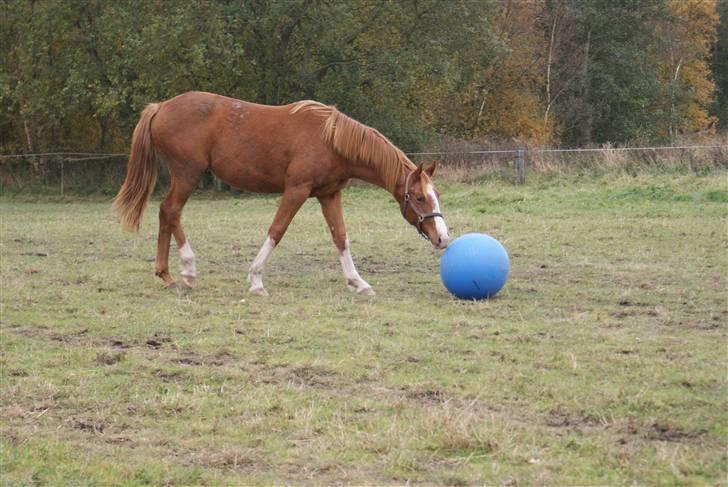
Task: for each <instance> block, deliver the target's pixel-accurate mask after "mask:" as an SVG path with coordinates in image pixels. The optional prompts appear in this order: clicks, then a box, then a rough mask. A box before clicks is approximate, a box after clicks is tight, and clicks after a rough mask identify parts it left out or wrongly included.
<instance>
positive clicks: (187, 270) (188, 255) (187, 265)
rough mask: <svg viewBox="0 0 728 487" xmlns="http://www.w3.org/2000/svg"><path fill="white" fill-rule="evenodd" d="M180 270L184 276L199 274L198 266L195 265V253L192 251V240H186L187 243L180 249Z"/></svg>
mask: <svg viewBox="0 0 728 487" xmlns="http://www.w3.org/2000/svg"><path fill="white" fill-rule="evenodd" d="M179 260H180V263H179V270H180V274H182V276H184V277H195V276H197V266H196V265H195V253H194V252H192V246H191V245H190V241H189V240H187V241H185V244H184V245H183V246H182V247H180V249H179Z"/></svg>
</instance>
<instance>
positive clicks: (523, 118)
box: [0, 0, 725, 152]
mask: <svg viewBox="0 0 728 487" xmlns="http://www.w3.org/2000/svg"><path fill="white" fill-rule="evenodd" d="M717 8H718V7H717V6H716V3H715V1H714V0H705V1H703V0H690V1H685V2H683V1H678V0H669V1H668V0H644V1H640V2H634V1H630V0H615V1H612V0H609V1H608V0H582V1H579V2H574V1H571V0H533V1H529V2H519V1H515V0H483V1H471V0H451V1H448V2H442V1H440V0H403V1H401V2H392V1H389V0H350V1H347V2H334V1H329V0H290V1H286V2H270V1H266V0H206V1H201V2H191V1H184V2H132V1H119V2H111V1H108V0H92V1H80V0H71V1H60V0H51V1H47V2H27V1H25V0H6V2H5V8H4V11H5V12H7V15H3V16H2V17H0V40H1V41H2V44H3V46H4V51H3V55H2V57H0V104H1V105H2V111H0V128H1V129H2V130H1V131H0V148H2V150H4V151H12V152H18V151H22V152H34V151H43V150H51V149H52V150H63V149H66V150H84V151H88V150H113V151H122V150H125V149H126V147H127V145H128V142H129V137H130V134H131V131H132V129H133V126H134V124H135V123H136V120H137V117H138V114H139V111H140V110H141V109H142V108H143V106H144V105H145V104H147V103H149V102H151V101H158V100H164V99H167V98H170V97H172V96H175V95H177V94H179V93H181V92H184V91H188V90H206V91H212V92H218V93H222V94H226V95H228V96H233V97H237V98H244V99H249V100H253V101H258V102H261V103H270V104H281V103H288V102H291V101H295V100H298V99H302V98H315V99H319V100H321V101H324V102H327V103H333V104H336V105H337V106H339V108H341V109H342V110H344V111H345V112H347V113H349V114H350V115H352V116H354V117H355V118H358V119H360V120H362V121H363V122H365V123H368V124H370V125H374V126H376V127H377V128H379V129H380V130H381V131H383V132H384V133H386V134H387V135H389V136H390V137H391V138H392V139H393V140H394V141H395V142H396V143H397V144H399V145H401V146H402V147H403V148H405V149H407V150H413V149H417V148H418V147H420V146H421V145H422V144H423V142H425V141H426V140H427V139H428V138H429V137H430V136H431V135H433V134H440V135H446V136H451V137H458V138H464V139H473V138H475V139H482V138H484V137H489V138H499V139H510V140H521V141H527V142H530V143H536V144H547V143H554V142H556V143H559V142H560V143H562V144H568V145H577V144H587V143H591V142H607V141H611V142H615V143H621V142H626V141H629V140H632V139H636V138H641V139H647V140H657V139H662V138H667V137H674V136H675V135H676V134H692V133H696V132H705V131H709V130H710V128H711V127H713V126H714V125H715V118H714V115H709V114H708V112H707V110H708V107H709V106H710V104H711V103H712V101H713V97H714V94H713V92H714V88H715V85H714V82H713V81H712V77H721V76H722V78H720V79H725V75H724V74H721V72H722V71H720V70H721V69H723V70H724V68H721V66H724V64H721V63H720V62H714V63H713V64H712V65H711V64H708V61H709V56H710V52H711V49H712V48H713V46H714V45H715V38H716V34H715V32H716V26H717V24H718V21H719V18H718V14H717V13H716V12H717ZM721 8H724V7H721ZM605 19H607V21H605ZM721 32H723V31H721ZM721 52H723V51H721ZM678 66H679V69H678ZM711 67H712V68H713V69H715V70H716V72H715V74H713V73H711V71H710V68H711ZM675 74H678V76H677V77H675V76H674V75H675ZM720 93H722V92H721V91H720V90H719V94H720Z"/></svg>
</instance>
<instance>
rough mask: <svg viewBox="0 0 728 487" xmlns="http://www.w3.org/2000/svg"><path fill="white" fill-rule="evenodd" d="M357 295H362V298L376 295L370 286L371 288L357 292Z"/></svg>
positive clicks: (364, 288)
mask: <svg viewBox="0 0 728 487" xmlns="http://www.w3.org/2000/svg"><path fill="white" fill-rule="evenodd" d="M356 293H357V294H361V295H362V296H374V294H376V293H375V292H374V289H372V287H371V286H369V287H363V288H361V289H359V290H357V292H356Z"/></svg>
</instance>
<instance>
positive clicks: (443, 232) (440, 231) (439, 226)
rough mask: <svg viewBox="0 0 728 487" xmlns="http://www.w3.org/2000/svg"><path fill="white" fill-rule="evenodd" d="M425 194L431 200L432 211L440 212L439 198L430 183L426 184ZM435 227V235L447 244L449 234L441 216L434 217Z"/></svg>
mask: <svg viewBox="0 0 728 487" xmlns="http://www.w3.org/2000/svg"><path fill="white" fill-rule="evenodd" d="M426 189H427V195H428V196H429V197H430V200H431V201H432V205H433V208H432V211H433V213H442V211H441V210H440V200H439V199H438V198H437V193H435V188H433V187H432V185H431V184H428V185H427V188H426ZM434 220H435V229H436V230H437V236H438V237H440V241H441V242H442V243H443V244H445V245H447V243H448V242H449V241H450V235H448V233H447V223H445V219H444V218H442V217H435V218H434Z"/></svg>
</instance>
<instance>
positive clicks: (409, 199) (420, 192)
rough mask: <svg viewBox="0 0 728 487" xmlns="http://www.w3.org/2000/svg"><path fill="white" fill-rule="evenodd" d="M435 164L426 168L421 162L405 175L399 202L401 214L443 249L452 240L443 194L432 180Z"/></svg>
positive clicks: (436, 246)
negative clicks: (442, 199)
mask: <svg viewBox="0 0 728 487" xmlns="http://www.w3.org/2000/svg"><path fill="white" fill-rule="evenodd" d="M435 166H436V164H435V163H434V162H433V163H432V165H431V166H430V167H428V168H426V169H424V168H423V165H422V164H420V165H419V166H418V167H417V169H415V170H414V171H412V172H410V173H409V174H407V176H405V181H404V191H403V193H402V198H401V201H400V209H401V211H402V216H403V217H404V218H405V220H407V221H408V222H409V223H410V224H411V225H412V226H414V227H415V228H416V229H417V231H418V232H419V233H420V235H422V236H423V237H424V238H426V239H428V240H429V241H430V242H431V243H432V246H433V247H435V248H437V249H444V248H445V247H447V244H448V242H449V241H450V236H449V235H448V233H447V225H446V224H445V218H444V217H443V216H442V213H441V210H440V193H438V192H437V190H436V189H435V185H434V184H433V183H432V175H433V174H434V172H435Z"/></svg>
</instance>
